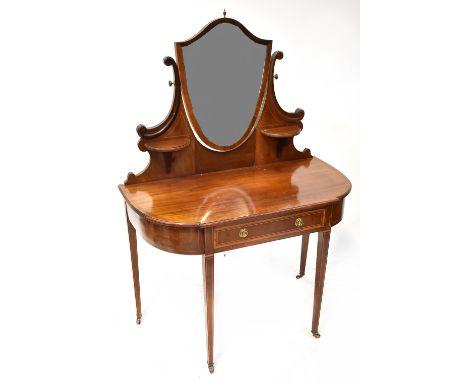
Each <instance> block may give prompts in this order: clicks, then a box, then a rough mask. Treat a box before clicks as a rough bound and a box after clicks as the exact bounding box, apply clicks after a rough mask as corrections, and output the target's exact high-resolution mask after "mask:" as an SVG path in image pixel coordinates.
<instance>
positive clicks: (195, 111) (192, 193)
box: [119, 17, 351, 373]
mask: <svg viewBox="0 0 468 382" xmlns="http://www.w3.org/2000/svg"><path fill="white" fill-rule="evenodd" d="M271 47H272V41H271V40H263V39H260V38H258V37H256V36H254V35H253V34H252V33H251V32H249V31H248V30H247V28H246V27H244V26H243V25H242V24H241V23H240V22H238V21H237V20H234V19H231V18H226V17H224V18H220V19H216V20H214V21H212V22H210V23H209V24H208V25H206V26H205V27H204V28H203V29H202V30H201V31H200V32H199V33H198V34H196V35H195V36H194V37H192V38H191V39H189V40H187V41H184V42H177V43H175V50H176V59H177V60H174V59H173V58H171V57H165V58H164V64H165V65H167V66H172V69H173V71H174V80H173V81H169V85H173V86H174V98H173V102H172V106H171V110H170V111H169V114H168V115H167V117H166V118H165V119H164V121H162V122H161V123H160V124H159V125H156V126H154V127H150V128H147V127H146V126H144V125H139V126H138V127H137V133H138V135H139V137H140V140H139V142H138V147H139V149H140V150H141V151H146V152H148V154H149V157H150V161H149V164H148V166H147V167H146V169H144V170H143V171H142V172H141V173H139V174H137V175H135V174H133V173H129V174H128V177H127V180H126V181H125V183H124V184H123V185H119V189H120V192H121V193H122V195H123V197H124V199H125V208H126V214H127V224H128V234H129V240H130V253H131V261H132V269H133V282H134V288H135V299H136V311H137V324H140V323H141V319H142V315H141V300H140V283H139V271H138V253H137V239H136V233H137V232H138V233H139V235H140V236H141V237H143V238H144V239H145V240H146V241H147V242H148V243H150V244H152V245H153V246H155V247H157V248H159V249H161V250H164V251H167V252H172V253H178V254H183V255H201V260H202V269H203V281H204V295H205V296H204V297H205V312H206V336H207V361H208V368H209V371H210V372H211V373H212V372H213V371H214V360H213V331H214V311H213V301H214V263H215V254H216V253H218V252H223V251H226V250H232V249H236V248H241V247H245V246H250V245H255V244H259V243H265V242H268V241H272V240H278V239H284V238H288V237H292V236H301V237H302V251H301V257H300V266H299V274H298V275H297V276H296V277H297V278H300V277H302V276H303V275H304V271H305V266H306V260H307V248H308V243H309V235H310V234H311V233H313V232H317V233H318V246H317V259H316V271H315V292H314V305H313V317H312V334H313V336H314V337H316V338H319V337H320V334H319V332H318V325H319V318H320V308H321V301H322V293H323V286H324V279H325V269H326V264H327V253H328V243H329V240H330V231H331V227H332V226H334V225H335V224H337V223H338V222H340V220H341V218H342V215H343V202H344V198H345V197H346V195H347V194H348V193H349V192H350V190H351V183H350V182H349V180H348V179H347V178H346V177H345V176H344V175H343V174H341V173H340V172H339V171H338V170H336V169H335V168H333V167H332V166H330V165H328V164H327V163H325V162H323V161H321V160H320V159H318V158H317V157H312V156H311V154H310V150H308V149H305V150H304V151H302V152H300V151H298V150H297V149H296V148H295V147H294V145H293V138H294V136H296V135H298V134H299V133H300V132H301V131H302V128H303V126H302V122H301V120H302V118H303V117H304V111H303V110H301V109H296V111H295V112H293V113H290V112H286V111H284V110H283V109H282V108H281V107H280V105H279V104H278V102H277V99H276V96H275V88H274V79H276V78H278V77H277V75H275V74H274V68H275V62H276V60H281V59H282V58H283V53H282V52H279V51H276V52H274V53H273V54H271Z"/></svg>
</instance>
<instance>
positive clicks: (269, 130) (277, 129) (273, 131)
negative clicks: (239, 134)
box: [261, 125, 302, 138]
mask: <svg viewBox="0 0 468 382" xmlns="http://www.w3.org/2000/svg"><path fill="white" fill-rule="evenodd" d="M301 131H302V129H301V127H300V126H299V125H281V126H274V127H268V126H267V127H264V128H263V129H262V130H261V132H262V134H263V135H266V136H267V137H271V138H291V137H295V136H296V135H298V134H299V133H300V132H301Z"/></svg>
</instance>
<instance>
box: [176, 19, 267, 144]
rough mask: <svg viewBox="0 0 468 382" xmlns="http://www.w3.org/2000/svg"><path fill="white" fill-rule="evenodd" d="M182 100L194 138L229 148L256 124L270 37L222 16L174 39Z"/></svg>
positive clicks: (243, 140)
mask: <svg viewBox="0 0 468 382" xmlns="http://www.w3.org/2000/svg"><path fill="white" fill-rule="evenodd" d="M176 52H177V60H178V62H179V68H180V77H181V87H182V89H181V90H182V96H183V101H184V105H185V107H186V110H187V115H188V116H189V119H190V124H191V126H192V129H193V131H194V134H195V136H196V137H197V139H198V140H199V141H200V143H202V144H203V145H204V146H206V147H208V148H210V149H212V150H216V151H228V150H233V149H235V148H236V147H238V146H240V145H241V144H242V143H244V142H245V141H246V140H247V139H248V138H249V136H250V135H251V134H252V132H253V131H254V129H255V125H256V122H257V121H256V120H257V117H258V115H259V111H260V108H261V105H262V100H263V97H264V93H265V88H266V82H267V71H268V59H269V57H270V53H271V41H270V40H263V39H260V38H258V37H256V36H254V35H253V34H252V33H250V32H249V31H248V30H247V29H246V28H245V27H244V26H243V25H242V24H241V23H239V22H238V21H237V20H234V19H230V18H222V19H218V20H215V21H213V22H211V23H210V24H208V25H207V26H206V27H205V28H204V29H203V30H202V31H200V32H199V33H198V34H197V35H196V36H194V37H193V38H191V39H190V40H187V41H184V42H178V43H176Z"/></svg>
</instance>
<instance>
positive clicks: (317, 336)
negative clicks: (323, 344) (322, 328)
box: [312, 332, 320, 338]
mask: <svg viewBox="0 0 468 382" xmlns="http://www.w3.org/2000/svg"><path fill="white" fill-rule="evenodd" d="M312 335H313V336H314V337H315V338H320V333H318V332H317V333H314V332H312Z"/></svg>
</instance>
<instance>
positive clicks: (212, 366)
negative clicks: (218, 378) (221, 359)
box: [208, 363, 214, 374]
mask: <svg viewBox="0 0 468 382" xmlns="http://www.w3.org/2000/svg"><path fill="white" fill-rule="evenodd" d="M208 370H209V371H210V373H211V374H213V373H214V363H209V364H208Z"/></svg>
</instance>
